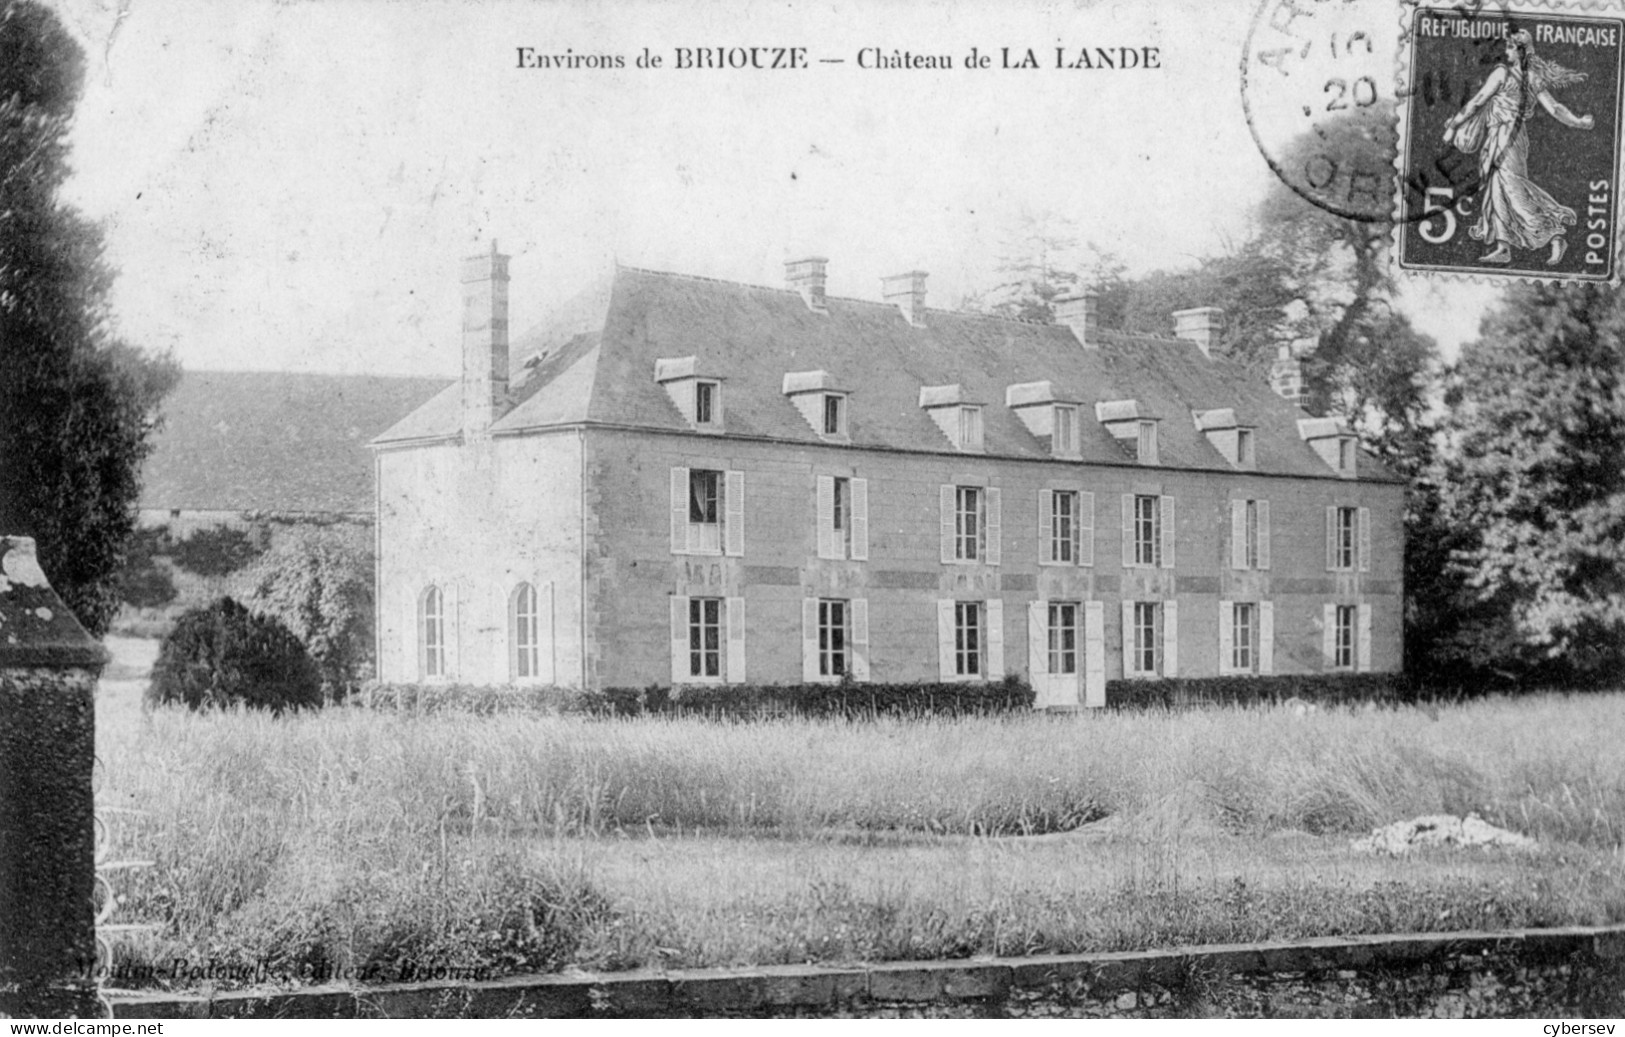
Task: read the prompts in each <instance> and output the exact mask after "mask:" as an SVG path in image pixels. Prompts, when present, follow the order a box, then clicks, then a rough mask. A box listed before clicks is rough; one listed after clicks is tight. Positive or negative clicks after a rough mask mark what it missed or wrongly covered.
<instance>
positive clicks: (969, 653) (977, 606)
mask: <svg viewBox="0 0 1625 1037" xmlns="http://www.w3.org/2000/svg"><path fill="white" fill-rule="evenodd" d="M984 669H985V667H983V665H982V603H981V602H979V601H956V602H954V673H956V674H958V675H959V676H961V677H977V676H980V675H981V674H982V672H983V670H984Z"/></svg>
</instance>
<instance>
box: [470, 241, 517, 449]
mask: <svg viewBox="0 0 1625 1037" xmlns="http://www.w3.org/2000/svg"><path fill="white" fill-rule="evenodd" d="M508 258H509V257H507V256H505V255H502V254H501V253H500V252H498V251H497V243H496V241H495V240H493V241H492V242H491V251H490V252H489V253H487V254H482V255H478V256H470V257H469V258H467V259H465V260H463V435H464V437H465V438H466V437H469V436H477V435H480V434H482V433H484V432H485V431H486V430H488V429H489V428H490V427H491V422H493V421H495V420H496V419H497V418H499V417H501V416H502V412H503V410H504V409H505V408H506V407H507V401H508Z"/></svg>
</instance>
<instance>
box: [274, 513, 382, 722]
mask: <svg viewBox="0 0 1625 1037" xmlns="http://www.w3.org/2000/svg"><path fill="white" fill-rule="evenodd" d="M373 572H374V569H373V555H372V543H371V531H370V530H368V529H366V528H364V527H360V526H347V525H338V524H335V525H331V526H293V527H285V528H284V529H283V530H282V531H281V533H280V535H278V536H277V537H276V538H275V540H274V542H273V544H272V546H271V548H270V550H269V551H267V552H266V553H265V554H264V555H263V556H262V557H261V558H260V560H259V563H258V564H257V565H256V566H255V568H254V571H253V581H254V583H253V586H254V590H253V593H252V595H251V597H250V598H249V603H250V604H251V605H252V606H253V607H254V608H256V609H258V610H259V611H261V612H265V613H268V614H269V615H272V616H275V617H276V618H277V619H279V620H280V621H281V622H282V623H284V624H286V625H287V627H288V629H290V630H292V631H293V632H294V634H296V635H297V636H298V637H299V639H300V640H301V641H303V642H304V644H305V647H306V648H307V649H309V651H310V655H311V658H312V659H313V660H315V662H316V668H317V670H318V671H319V672H320V673H321V677H322V683H323V685H324V686H325V687H326V689H327V691H328V693H329V694H330V695H333V696H335V697H340V696H342V695H343V694H344V691H345V689H347V688H349V687H350V686H352V685H354V684H355V683H356V682H357V681H359V680H361V679H362V678H364V677H365V676H367V675H368V672H369V671H370V670H371V667H372V661H373Z"/></svg>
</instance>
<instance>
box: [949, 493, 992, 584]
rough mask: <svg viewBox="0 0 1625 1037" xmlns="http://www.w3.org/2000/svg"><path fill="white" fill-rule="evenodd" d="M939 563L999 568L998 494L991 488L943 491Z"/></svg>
mask: <svg viewBox="0 0 1625 1037" xmlns="http://www.w3.org/2000/svg"><path fill="white" fill-rule="evenodd" d="M941 509H942V560H943V562H945V563H951V562H981V563H984V564H986V565H998V564H999V554H1000V550H999V539H1000V519H999V513H1000V493H999V490H998V489H996V488H993V487H982V486H952V485H945V486H943V487H942V500H941Z"/></svg>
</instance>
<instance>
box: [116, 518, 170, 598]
mask: <svg viewBox="0 0 1625 1037" xmlns="http://www.w3.org/2000/svg"><path fill="white" fill-rule="evenodd" d="M168 549H169V531H168V530H167V529H164V528H163V527H161V526H159V527H156V528H143V529H137V530H136V531H135V535H133V536H131V537H130V543H129V547H128V548H127V549H126V553H125V559H124V568H123V569H121V570H119V575H118V596H119V601H120V602H122V603H123V604H125V605H129V606H131V607H132V608H138V609H152V608H159V607H160V606H163V605H167V604H169V603H170V602H172V601H174V600H175V594H176V591H175V581H174V580H173V579H171V578H170V575H169V571H168V570H167V569H165V568H164V567H163V566H161V565H159V564H158V561H157V556H158V555H160V554H163V553H164V552H165V551H167V550H168Z"/></svg>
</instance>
